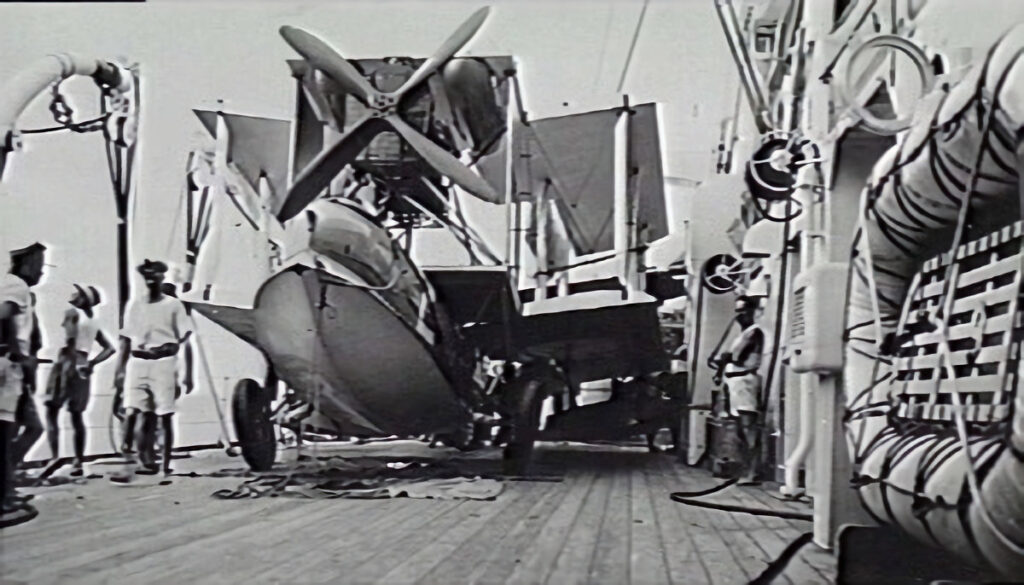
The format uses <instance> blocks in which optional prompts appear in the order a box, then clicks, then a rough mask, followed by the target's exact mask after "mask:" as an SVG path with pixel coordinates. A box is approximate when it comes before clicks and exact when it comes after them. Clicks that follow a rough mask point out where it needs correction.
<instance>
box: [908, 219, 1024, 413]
mask: <svg viewBox="0 0 1024 585" xmlns="http://www.w3.org/2000/svg"><path fill="white" fill-rule="evenodd" d="M1022 241H1024V222H1017V223H1014V224H1012V225H1009V226H1007V227H1005V228H1003V229H1001V230H999V231H997V232H993V233H991V234H989V235H987V236H985V237H983V238H981V239H978V240H975V241H972V242H969V243H967V244H964V245H962V246H960V247H959V248H957V250H956V257H955V258H951V255H950V254H948V253H947V254H942V255H940V256H938V257H935V258H932V259H931V260H929V261H927V262H926V263H925V264H924V265H923V266H922V268H921V271H920V272H919V273H918V274H917V276H916V277H915V282H916V285H914V286H912V289H911V290H912V292H911V294H910V295H909V298H910V300H909V302H908V303H907V304H906V305H905V306H904V312H903V315H902V317H901V319H900V324H899V328H898V329H897V333H896V344H897V348H896V359H895V362H894V364H893V365H894V369H895V372H896V376H895V380H894V382H893V386H894V387H893V394H892V395H893V396H894V398H895V404H894V410H893V411H892V413H891V415H892V416H894V417H895V418H897V419H900V420H904V421H915V422H923V423H933V424H939V425H943V426H945V425H949V426H952V425H953V424H954V422H955V419H956V416H957V410H958V407H957V406H956V404H955V401H954V400H953V399H952V398H953V393H954V392H957V393H959V395H960V396H959V397H960V407H959V409H960V410H961V414H962V416H963V418H964V421H965V422H967V423H968V424H969V425H971V426H972V427H973V428H974V430H975V431H976V432H979V431H983V430H985V429H986V427H991V426H993V425H999V424H1000V423H1004V422H1006V421H1007V420H1008V417H1009V414H1010V404H1011V401H1012V400H1013V396H1014V393H1015V392H1016V388H1017V378H1018V376H1019V371H1018V368H1019V365H1020V355H1021V339H1022V338H1024V326H1022V322H1024V319H1022V314H1021V313H1022V309H1024V307H1022V305H1021V302H1020V298H1021V293H1022V290H1021V280H1022V279H1021V275H1022V273H1024V270H1022V261H1024V256H1022V249H1021V243H1022ZM951 261H952V262H956V263H957V266H956V267H955V268H956V272H955V274H956V275H957V276H956V278H955V282H953V283H950V284H951V285H950V286H946V283H945V278H946V275H947V270H948V268H949V263H950V262H951ZM946 295H953V302H952V310H951V311H950V312H949V315H948V316H946V320H947V323H948V327H949V334H948V337H947V339H948V341H949V352H948V354H947V353H946V352H944V351H940V341H941V336H942V334H943V333H942V330H941V328H940V327H938V323H940V322H941V321H940V320H941V319H942V318H943V317H942V315H941V313H942V310H941V309H942V307H943V306H944V305H945V303H946V300H947V299H946ZM947 359H949V360H950V361H951V362H952V366H953V367H952V370H953V373H954V374H955V377H956V379H955V381H954V382H953V383H951V382H950V379H949V368H947V367H946V365H947V364H946V362H945V360H947ZM988 430H992V429H988Z"/></svg>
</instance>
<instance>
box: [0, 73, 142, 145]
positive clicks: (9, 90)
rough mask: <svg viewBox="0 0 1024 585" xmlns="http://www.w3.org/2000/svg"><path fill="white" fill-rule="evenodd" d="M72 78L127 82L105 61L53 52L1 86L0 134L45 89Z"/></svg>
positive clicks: (7, 131)
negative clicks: (89, 76) (76, 76)
mask: <svg viewBox="0 0 1024 585" xmlns="http://www.w3.org/2000/svg"><path fill="white" fill-rule="evenodd" d="M75 75H91V76H94V77H96V79H97V81H99V82H101V83H104V84H107V85H112V86H115V87H118V88H119V89H126V87H125V88H120V87H119V86H121V85H122V84H124V83H127V81H128V80H125V79H122V76H121V74H120V70H119V69H118V68H117V67H116V66H114V65H111V64H109V63H106V62H105V61H100V60H98V59H93V58H90V57H84V56H82V55H76V54H73V53H57V54H53V55H48V56H46V57H43V58H42V59H39V60H37V61H34V62H33V63H31V64H30V65H29V66H28V67H26V68H25V69H22V70H21V72H20V73H18V74H17V75H15V76H14V77H12V78H11V79H10V80H8V81H7V83H5V84H4V88H3V91H2V92H0V135H4V136H6V135H7V133H9V132H12V131H13V130H14V125H15V123H16V122H17V120H18V116H20V115H21V112H22V111H24V109H25V107H26V106H28V104H29V103H30V102H31V101H32V100H33V99H34V98H35V97H36V96H37V95H39V94H40V93H41V92H43V91H45V90H46V88H48V87H50V86H51V85H53V84H54V83H57V82H59V81H61V80H64V79H67V78H69V77H72V76H75Z"/></svg>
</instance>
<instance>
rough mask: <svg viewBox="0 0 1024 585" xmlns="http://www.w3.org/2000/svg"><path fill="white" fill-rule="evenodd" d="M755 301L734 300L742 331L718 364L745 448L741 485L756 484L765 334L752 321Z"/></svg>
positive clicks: (750, 299)
mask: <svg viewBox="0 0 1024 585" xmlns="http://www.w3.org/2000/svg"><path fill="white" fill-rule="evenodd" d="M757 308H758V302H757V300H756V299H754V298H751V297H747V296H741V297H739V298H738V299H736V322H737V323H738V324H739V326H740V327H741V330H740V333H739V335H737V336H736V338H735V339H734V340H733V342H732V345H731V346H730V348H729V351H728V352H726V353H723V354H722V356H721V357H720V358H719V362H720V363H721V364H723V365H724V372H725V386H726V396H727V397H728V400H729V414H731V415H732V416H733V417H735V418H736V419H737V420H738V421H739V434H740V439H741V440H742V441H743V445H744V448H745V462H744V467H745V471H744V475H743V477H742V478H741V482H742V483H755V482H756V476H757V458H758V457H757V453H756V452H755V451H756V449H757V445H758V443H759V441H758V437H757V428H758V424H759V421H760V411H761V375H760V374H759V373H758V370H760V368H761V354H762V352H763V351H764V343H765V339H764V331H762V330H761V327H760V326H758V325H757V323H756V322H755V321H754V316H755V315H756V313H757Z"/></svg>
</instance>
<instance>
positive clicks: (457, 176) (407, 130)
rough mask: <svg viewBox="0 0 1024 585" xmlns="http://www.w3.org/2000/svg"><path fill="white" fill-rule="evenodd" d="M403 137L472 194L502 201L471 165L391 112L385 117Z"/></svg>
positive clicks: (444, 173)
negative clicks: (470, 168) (471, 168)
mask: <svg viewBox="0 0 1024 585" xmlns="http://www.w3.org/2000/svg"><path fill="white" fill-rule="evenodd" d="M384 119H385V120H387V121H388V122H389V123H390V124H391V126H392V127H393V128H394V129H395V131H396V132H398V133H399V134H401V135H402V138H404V139H405V141H406V142H408V143H409V145H410V146H412V147H413V148H414V149H416V152H418V153H419V154H420V156H422V157H423V159H424V160H425V161H427V163H429V164H430V166H432V167H434V168H435V169H437V171H438V172H439V173H441V174H442V175H444V176H446V177H448V178H449V179H451V180H452V181H454V182H455V184H456V185H458V186H460V187H462V188H463V189H465V190H466V191H468V192H469V193H470V194H472V195H474V196H476V197H477V198H479V199H483V200H484V201H486V202H488V203H501V202H502V198H501V197H500V196H499V195H498V194H497V193H495V191H494V188H493V187H491V185H490V183H488V182H487V181H485V180H484V179H483V178H482V177H481V176H480V175H478V174H476V173H474V172H473V171H471V170H469V167H467V166H466V165H464V164H462V161H460V160H459V159H457V158H455V155H453V154H452V153H450V152H448V151H447V150H445V149H443V148H441V147H440V146H438V145H437V144H436V143H435V142H434V141H432V140H430V139H429V138H427V137H426V136H424V135H422V134H420V133H419V132H418V131H416V130H415V129H414V128H413V127H412V126H410V125H408V124H406V122H405V120H403V119H401V118H399V117H398V115H397V114H391V115H389V116H387V117H386V118H384Z"/></svg>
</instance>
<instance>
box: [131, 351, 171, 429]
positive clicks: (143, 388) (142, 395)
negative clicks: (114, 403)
mask: <svg viewBox="0 0 1024 585" xmlns="http://www.w3.org/2000/svg"><path fill="white" fill-rule="evenodd" d="M177 365H178V360H177V359H176V358H175V357H174V356H171V357H166V358H161V359H158V360H144V359H140V358H136V357H133V358H131V359H129V360H128V368H127V371H126V372H125V382H124V384H125V386H124V388H125V390H124V407H125V408H126V409H127V408H135V409H137V410H140V411H142V412H153V413H156V415H157V416H163V415H165V414H174V401H175V387H176V386H177V373H178V368H177Z"/></svg>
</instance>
